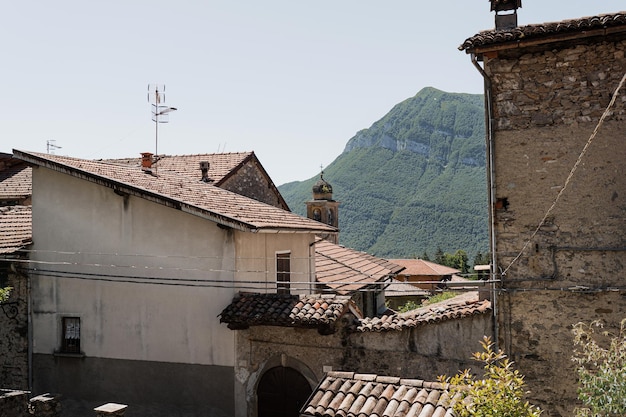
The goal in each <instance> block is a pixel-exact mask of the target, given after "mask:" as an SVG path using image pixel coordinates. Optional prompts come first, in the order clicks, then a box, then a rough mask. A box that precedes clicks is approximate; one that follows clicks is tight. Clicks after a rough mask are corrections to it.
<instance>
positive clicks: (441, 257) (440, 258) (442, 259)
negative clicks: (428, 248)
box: [435, 247, 446, 265]
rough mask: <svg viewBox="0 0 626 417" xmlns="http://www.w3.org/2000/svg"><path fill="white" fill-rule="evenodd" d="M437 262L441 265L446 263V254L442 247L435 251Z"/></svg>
mask: <svg viewBox="0 0 626 417" xmlns="http://www.w3.org/2000/svg"><path fill="white" fill-rule="evenodd" d="M435 263H436V264H439V265H445V264H446V255H445V253H443V249H441V247H438V248H437V252H435Z"/></svg>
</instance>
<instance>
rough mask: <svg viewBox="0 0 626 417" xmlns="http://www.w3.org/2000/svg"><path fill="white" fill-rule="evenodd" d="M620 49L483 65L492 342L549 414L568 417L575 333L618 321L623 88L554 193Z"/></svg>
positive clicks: (597, 42)
mask: <svg viewBox="0 0 626 417" xmlns="http://www.w3.org/2000/svg"><path fill="white" fill-rule="evenodd" d="M622 36H623V35H622ZM625 50H626V40H623V39H618V40H616V39H611V38H594V39H591V40H589V39H587V40H584V41H582V40H581V41H579V42H574V41H570V42H568V43H553V44H547V45H544V46H542V47H533V48H527V49H524V48H514V49H511V50H501V51H499V52H498V53H497V57H494V56H493V55H492V57H491V58H490V59H488V58H485V64H484V66H485V71H486V73H487V74H488V75H489V77H490V78H491V82H492V97H493V100H494V106H493V118H494V120H493V122H494V142H493V146H494V167H495V190H496V200H497V204H496V205H495V207H494V210H495V225H494V230H495V233H496V253H497V263H498V265H497V267H496V270H498V271H501V272H502V271H504V272H506V274H505V275H503V276H502V287H503V289H504V291H503V292H502V293H501V294H500V296H499V297H498V303H497V305H498V306H499V310H498V324H499V341H500V342H501V347H502V348H503V349H505V351H506V352H507V353H508V354H509V356H511V357H512V358H513V359H514V360H515V361H516V362H517V365H518V367H519V369H520V370H521V372H522V373H523V374H525V375H526V382H527V383H528V385H529V388H530V390H531V399H532V401H533V402H535V403H537V404H538V405H540V406H542V407H543V408H544V409H545V413H544V415H545V416H570V415H572V409H573V407H574V406H575V405H576V375H575V373H574V370H573V366H572V363H571V359H570V357H571V352H572V335H571V327H572V325H573V324H574V323H576V322H578V321H585V322H589V321H591V320H594V319H604V320H606V321H607V323H608V324H609V326H613V327H614V328H615V326H616V325H617V324H618V323H619V322H620V320H621V319H622V318H624V317H626V309H625V307H626V302H625V300H624V294H625V293H624V290H625V289H626V287H625V286H624V284H623V279H624V278H623V277H624V274H625V272H626V271H625V266H626V253H625V251H624V249H625V247H626V244H625V240H624V236H626V181H625V177H624V174H623V173H624V172H626V162H625V161H626V146H625V145H624V138H625V136H624V132H625V131H626V90H622V92H621V94H620V96H619V97H618V98H617V101H616V102H615V105H614V107H613V108H612V111H611V113H610V115H609V116H608V117H607V118H606V119H605V122H604V124H603V126H601V128H600V129H599V130H598V132H597V135H596V136H595V139H594V140H593V142H592V143H591V144H590V145H589V147H588V148H587V151H586V154H585V155H584V157H583V158H582V159H581V161H580V163H579V164H578V167H577V171H576V172H575V174H574V175H573V176H572V177H571V179H570V180H569V184H568V185H567V188H566V189H565V190H564V191H563V192H562V193H561V195H560V196H559V193H560V192H561V190H562V189H563V187H564V185H565V183H566V180H567V178H568V175H569V173H570V171H571V169H572V168H573V167H574V166H575V164H577V159H578V158H579V155H580V154H581V152H582V150H583V149H584V148H585V146H586V144H587V143H588V140H589V139H590V137H591V135H592V133H593V131H594V129H595V128H596V125H597V124H598V121H599V120H600V117H601V116H602V113H603V112H604V110H605V108H606V107H607V105H608V104H609V101H610V99H611V96H612V94H613V92H614V90H615V89H616V88H617V86H618V84H619V82H620V80H621V78H622V76H623V75H624V72H625V71H626V58H625ZM557 196H558V197H559V200H558V202H557V203H556V205H554V207H553V208H552V209H551V207H552V205H553V204H554V203H555V201H556V200H557ZM549 209H551V212H550V214H549V216H548V217H547V219H546V222H545V223H544V224H543V226H542V227H541V228H540V229H539V230H538V231H537V233H536V234H535V235H534V236H533V234H534V233H535V230H536V229H537V226H538V225H539V224H540V222H541V220H542V218H543V217H544V215H545V214H546V213H547V212H548V210H549ZM531 237H532V240H530V239H531ZM518 255H519V258H517V259H516V257H517V256H518Z"/></svg>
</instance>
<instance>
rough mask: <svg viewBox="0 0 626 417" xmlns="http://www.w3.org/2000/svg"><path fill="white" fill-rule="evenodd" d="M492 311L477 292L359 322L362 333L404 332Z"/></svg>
mask: <svg viewBox="0 0 626 417" xmlns="http://www.w3.org/2000/svg"><path fill="white" fill-rule="evenodd" d="M489 311H491V302H490V301H489V300H480V299H479V297H478V292H477V291H472V292H467V293H464V294H461V295H458V296H456V297H454V298H450V299H448V300H445V301H441V302H439V303H434V304H429V305H427V306H424V307H420V308H417V309H415V310H411V311H407V312H406V313H398V314H392V315H384V316H382V317H368V318H363V319H360V320H359V321H358V324H357V328H356V329H357V330H358V331H361V332H369V331H375V332H381V331H389V330H403V329H406V328H410V327H418V326H421V325H424V324H429V323H437V322H440V321H444V320H452V319H460V318H464V317H469V316H472V315H475V314H483V313H486V312H489Z"/></svg>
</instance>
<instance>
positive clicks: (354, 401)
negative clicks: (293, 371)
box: [300, 372, 460, 417]
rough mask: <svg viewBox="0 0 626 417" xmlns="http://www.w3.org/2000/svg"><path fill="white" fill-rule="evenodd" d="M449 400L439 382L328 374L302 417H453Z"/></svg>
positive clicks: (456, 399)
mask: <svg viewBox="0 0 626 417" xmlns="http://www.w3.org/2000/svg"><path fill="white" fill-rule="evenodd" d="M458 397H460V394H457V396H456V397H455V398H454V399H451V398H450V395H449V393H448V391H447V387H446V386H444V385H443V384H441V383H439V382H426V381H422V380H419V379H401V378H397V377H388V376H377V375H371V374H355V373H353V372H329V373H328V374H327V375H326V377H325V378H324V379H323V380H322V382H320V384H319V385H318V386H317V388H316V389H315V390H314V391H313V393H312V394H311V397H309V400H308V402H307V403H306V404H305V405H304V406H303V407H302V410H300V416H301V417H361V416H363V417H365V416H376V417H452V416H453V415H454V414H453V413H452V406H453V404H454V401H458V400H459V398H458Z"/></svg>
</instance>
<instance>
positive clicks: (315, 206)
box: [306, 171, 339, 243]
mask: <svg viewBox="0 0 626 417" xmlns="http://www.w3.org/2000/svg"><path fill="white" fill-rule="evenodd" d="M312 191H313V200H310V201H307V202H306V216H307V217H308V218H309V219H313V220H316V221H318V222H322V223H325V224H327V225H329V226H333V227H336V228H339V216H338V214H339V212H338V208H339V202H338V201H335V200H333V187H332V185H330V183H329V182H327V181H326V180H324V171H322V172H321V173H320V179H319V180H317V182H316V183H315V184H314V185H313V188H312ZM321 237H322V238H323V239H326V240H328V241H330V242H332V243H339V234H338V233H332V234H327V235H324V236H321Z"/></svg>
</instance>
